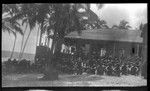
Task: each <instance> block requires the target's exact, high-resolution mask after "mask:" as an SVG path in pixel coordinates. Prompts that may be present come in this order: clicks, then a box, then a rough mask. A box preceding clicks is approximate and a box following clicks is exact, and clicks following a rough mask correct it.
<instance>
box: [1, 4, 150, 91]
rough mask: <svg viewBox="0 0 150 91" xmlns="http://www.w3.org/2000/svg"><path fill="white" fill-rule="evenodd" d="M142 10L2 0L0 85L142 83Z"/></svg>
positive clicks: (144, 16)
mask: <svg viewBox="0 0 150 91" xmlns="http://www.w3.org/2000/svg"><path fill="white" fill-rule="evenodd" d="M147 8H148V7H147V3H59V4H58V3H14V4H2V27H1V29H2V43H1V44H2V50H1V53H2V56H1V64H2V65H1V66H2V67H1V68H2V87H140V86H147V57H148V56H147V49H148V48H147V35H148V33H147V23H148V19H147V17H148V16H147V11H148V9H147ZM26 91H27V90H26ZM28 91H30V90H28ZM51 91H53V90H51ZM106 91H107V90H106ZM112 91H122V90H119V89H118V90H112ZM124 91H127V90H124ZM143 91H144V90H143Z"/></svg>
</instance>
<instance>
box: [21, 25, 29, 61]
mask: <svg viewBox="0 0 150 91" xmlns="http://www.w3.org/2000/svg"><path fill="white" fill-rule="evenodd" d="M27 26H28V25H26V28H25V30H24V33H23V34H24V35H25V33H26V30H27ZM24 35H23V36H22V41H21V49H20V53H19V60H20V59H21V53H22V47H23V42H24V37H25V36H24Z"/></svg>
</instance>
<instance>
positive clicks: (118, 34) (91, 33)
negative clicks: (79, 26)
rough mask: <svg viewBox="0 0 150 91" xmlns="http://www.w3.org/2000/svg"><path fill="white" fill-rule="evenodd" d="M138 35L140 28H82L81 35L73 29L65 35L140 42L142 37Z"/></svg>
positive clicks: (68, 36)
mask: <svg viewBox="0 0 150 91" xmlns="http://www.w3.org/2000/svg"><path fill="white" fill-rule="evenodd" d="M140 35H141V31H140V30H125V29H92V30H83V31H82V33H81V35H79V34H78V33H77V31H74V32H71V33H70V34H68V35H67V36H65V37H66V38H77V39H91V40H104V41H121V42H137V43H142V42H143V38H142V37H140Z"/></svg>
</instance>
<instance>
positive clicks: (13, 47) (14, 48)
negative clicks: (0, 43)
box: [10, 36, 17, 59]
mask: <svg viewBox="0 0 150 91" xmlns="http://www.w3.org/2000/svg"><path fill="white" fill-rule="evenodd" d="M16 39H17V38H16V36H15V40H14V45H13V49H12V53H11V56H10V59H11V58H12V57H13V54H14V49H15V45H16Z"/></svg>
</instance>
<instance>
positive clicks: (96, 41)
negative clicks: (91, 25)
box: [64, 29, 143, 57]
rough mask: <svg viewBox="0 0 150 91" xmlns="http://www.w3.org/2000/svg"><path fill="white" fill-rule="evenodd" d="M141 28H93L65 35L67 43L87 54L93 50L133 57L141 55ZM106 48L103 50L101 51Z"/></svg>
mask: <svg viewBox="0 0 150 91" xmlns="http://www.w3.org/2000/svg"><path fill="white" fill-rule="evenodd" d="M140 35H141V31H140V30H125V29H92V30H83V31H82V33H81V34H78V33H77V32H76V31H74V32H71V33H70V34H68V35H67V36H65V43H64V44H65V45H67V46H68V45H74V46H75V48H76V50H77V51H79V53H80V50H83V51H84V53H85V54H88V53H92V51H93V50H95V51H97V52H99V53H100V55H102V53H105V54H104V55H107V54H108V55H113V56H115V57H118V56H121V55H123V56H124V57H131V56H134V55H137V56H139V57H141V51H142V50H141V46H142V43H143V38H142V37H140ZM102 50H104V51H105V52H104V51H103V52H101V51H102Z"/></svg>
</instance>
